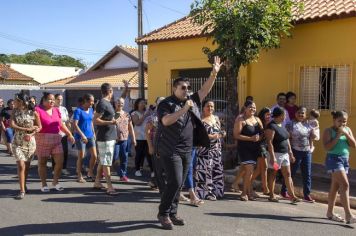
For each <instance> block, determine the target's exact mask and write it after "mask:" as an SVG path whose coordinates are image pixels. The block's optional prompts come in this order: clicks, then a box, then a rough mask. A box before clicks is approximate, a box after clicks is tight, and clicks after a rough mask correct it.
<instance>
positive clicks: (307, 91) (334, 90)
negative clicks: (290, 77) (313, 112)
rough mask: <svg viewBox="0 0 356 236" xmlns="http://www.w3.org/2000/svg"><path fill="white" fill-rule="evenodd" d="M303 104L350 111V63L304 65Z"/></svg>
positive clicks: (301, 76)
mask: <svg viewBox="0 0 356 236" xmlns="http://www.w3.org/2000/svg"><path fill="white" fill-rule="evenodd" d="M300 79H301V83H300V92H301V94H300V95H301V96H300V97H301V104H302V105H304V106H306V107H307V108H309V109H318V110H346V111H350V88H351V67H350V66H349V65H333V66H329V65H326V66H302V67H301V68H300Z"/></svg>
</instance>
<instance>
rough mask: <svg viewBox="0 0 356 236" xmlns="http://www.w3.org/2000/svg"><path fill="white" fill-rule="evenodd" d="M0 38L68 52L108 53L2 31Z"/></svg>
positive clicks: (84, 53) (86, 53) (85, 53)
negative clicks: (44, 41)
mask: <svg viewBox="0 0 356 236" xmlns="http://www.w3.org/2000/svg"><path fill="white" fill-rule="evenodd" d="M0 38H4V39H7V40H9V41H13V42H16V43H21V44H24V45H28V46H33V47H40V48H45V49H51V50H56V51H60V52H66V53H74V54H82V55H104V54H105V53H106V52H103V51H94V50H88V49H81V48H72V47H65V46H60V45H55V44H49V43H43V42H36V41H33V40H30V39H26V38H22V37H18V36H14V35H10V34H7V33H3V32H0Z"/></svg>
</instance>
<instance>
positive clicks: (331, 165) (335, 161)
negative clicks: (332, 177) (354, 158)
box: [325, 153, 350, 174]
mask: <svg viewBox="0 0 356 236" xmlns="http://www.w3.org/2000/svg"><path fill="white" fill-rule="evenodd" d="M325 166H326V170H327V171H328V173H333V172H337V171H345V173H346V174H347V173H348V172H349V168H350V164H349V156H348V155H336V154H330V153H328V154H327V155H326V160H325Z"/></svg>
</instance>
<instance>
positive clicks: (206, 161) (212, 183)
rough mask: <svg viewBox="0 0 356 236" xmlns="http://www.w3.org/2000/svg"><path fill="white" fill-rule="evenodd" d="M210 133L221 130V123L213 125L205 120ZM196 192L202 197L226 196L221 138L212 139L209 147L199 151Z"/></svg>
mask: <svg viewBox="0 0 356 236" xmlns="http://www.w3.org/2000/svg"><path fill="white" fill-rule="evenodd" d="M203 124H204V126H205V128H206V130H207V131H208V134H217V133H220V132H221V127H220V123H216V124H215V125H213V126H211V125H209V124H207V123H206V122H203ZM197 155H198V158H197V159H198V160H197V166H196V173H195V179H196V192H197V194H198V196H199V198H200V199H206V198H207V197H208V196H212V197H216V198H222V197H223V196H224V173H223V171H224V169H223V163H222V152H221V140H220V139H210V147H209V148H200V149H198V151H197Z"/></svg>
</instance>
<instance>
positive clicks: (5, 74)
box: [0, 64, 37, 83]
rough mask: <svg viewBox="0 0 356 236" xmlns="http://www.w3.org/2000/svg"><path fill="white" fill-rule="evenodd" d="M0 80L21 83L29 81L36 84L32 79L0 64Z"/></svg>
mask: <svg viewBox="0 0 356 236" xmlns="http://www.w3.org/2000/svg"><path fill="white" fill-rule="evenodd" d="M0 78H1V79H6V80H21V81H31V82H35V83H37V82H36V81H35V80H34V79H33V78H31V77H29V76H27V75H24V74H21V73H20V72H18V71H16V70H14V69H12V68H10V66H8V65H5V64H0Z"/></svg>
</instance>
